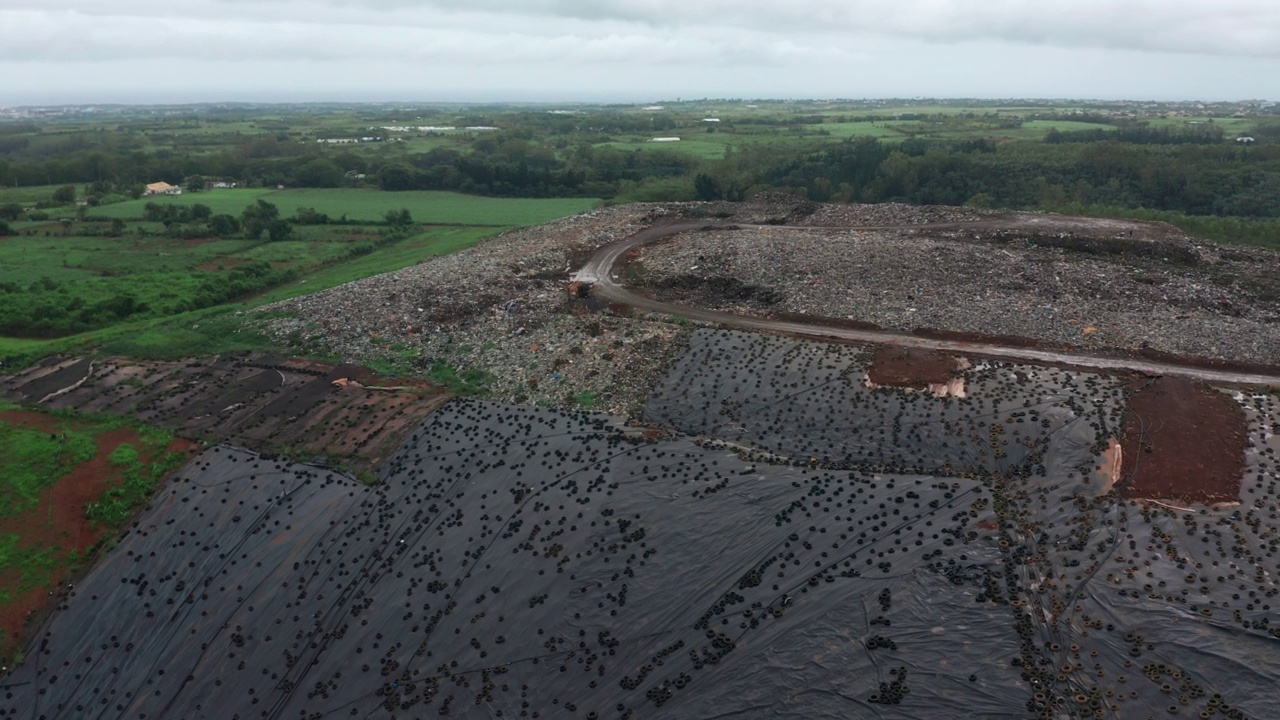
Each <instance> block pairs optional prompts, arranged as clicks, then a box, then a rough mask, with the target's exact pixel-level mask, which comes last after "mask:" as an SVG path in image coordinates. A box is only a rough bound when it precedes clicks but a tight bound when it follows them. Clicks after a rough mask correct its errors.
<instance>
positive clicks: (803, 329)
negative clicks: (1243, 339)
mask: <svg viewBox="0 0 1280 720" xmlns="http://www.w3.org/2000/svg"><path fill="white" fill-rule="evenodd" d="M729 227H753V226H749V225H741V224H736V225H731V224H725V223H715V222H707V221H686V222H672V223H663V224H658V225H653V226H651V227H648V228H646V229H644V230H641V231H640V232H638V233H636V234H634V235H631V236H630V237H627V238H625V239H623V240H620V241H618V242H615V243H610V244H609V245H605V246H604V247H602V248H600V249H599V250H597V251H596V253H595V254H594V255H592V256H591V258H590V259H589V260H588V261H587V263H586V264H585V265H583V266H582V269H581V270H579V271H578V272H577V273H575V274H574V276H573V279H574V280H581V281H583V282H589V283H593V284H594V288H593V290H592V292H593V294H595V295H596V296H598V297H600V298H603V299H605V300H611V301H614V302H619V303H624V304H626V305H630V306H631V307H634V308H638V309H641V310H649V311H652V312H657V313H664V314H667V315H679V316H682V317H686V318H689V319H690V320H699V321H703V322H710V323H716V324H719V325H724V326H727V327H734V328H740V329H743V330H757V331H773V332H783V333H787V334H790V335H797V336H803V337H810V338H816V339H832V338H835V339H839V340H850V341H854V342H863V343H895V344H898V345H903V346H907V347H917V348H924V349H928V350H944V351H948V352H955V353H967V354H971V355H981V356H986V357H991V358H997V359H1002V360H1009V361H1015V362H1031V363H1036V364H1051V365H1073V366H1076V367H1082V368H1093V369H1097V370H1134V371H1137V372H1143V373H1150V374H1153V375H1180V376H1184V377H1193V378H1197V379H1200V380H1204V381H1206V382H1211V383H1215V384H1231V385H1261V386H1269V387H1273V388H1280V374H1258V373H1248V372H1236V371H1233V370H1215V369H1208V368H1199V367H1191V366H1188V365H1177V364H1172V363H1163V362H1154V361H1150V360H1142V359H1138V358H1124V357H1101V356H1097V355H1090V354H1086V353H1074V352H1063V351H1058V350H1040V349H1034V348H1025V347H1010V346H1007V345H997V344H988V343H979V342H958V341H953V340H937V339H933V338H924V337H917V336H915V335H905V334H902V333H895V332H889V331H875V330H855V329H851V328H841V327H831V326H826V325H816V324H807V323H798V322H791V321H785V320H770V319H768V318H759V317H751V316H747V315H734V314H732V313H726V312H719V311H716V310H705V309H703V308H696V307H689V306H686V305H677V304H673V303H666V302H662V301H659V300H652V299H650V298H647V297H643V296H641V295H638V294H636V293H633V292H631V291H630V290H628V289H627V288H625V287H623V286H622V285H620V284H619V283H618V280H617V276H616V275H615V271H616V270H617V268H618V266H619V265H620V263H621V262H622V260H623V259H624V258H625V256H626V254H627V252H629V251H631V250H634V249H636V248H639V247H641V246H644V245H647V244H649V243H653V242H656V241H658V240H661V239H662V238H665V237H669V236H671V235H675V234H678V233H683V232H690V231H696V230H714V229H727V228H729ZM760 227H769V228H776V227H777V226H773V225H769V226H760ZM966 227H973V228H985V229H990V228H991V227H993V223H992V221H978V222H973V223H937V224H916V225H897V226H876V227H848V228H831V227H812V228H810V227H797V228H794V229H796V230H798V231H799V230H947V229H951V230H954V229H958V228H966Z"/></svg>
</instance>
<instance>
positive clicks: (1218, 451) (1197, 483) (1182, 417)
mask: <svg viewBox="0 0 1280 720" xmlns="http://www.w3.org/2000/svg"><path fill="white" fill-rule="evenodd" d="M1247 435H1248V426H1247V424H1246V421H1245V414H1244V411H1243V410H1242V409H1241V407H1240V404H1239V403H1238V402H1236V401H1235V400H1233V399H1232V398H1231V396H1229V395H1227V394H1226V393H1223V392H1221V391H1219V390H1215V389H1213V388H1211V387H1209V386H1207V385H1204V384H1203V383H1197V382H1195V381H1192V380H1188V379H1186V378H1179V377H1171V376H1166V377H1159V378H1151V379H1142V380H1136V381H1134V383H1133V386H1132V387H1131V390H1130V392H1129V394H1128V399H1127V401H1126V413H1125V424H1124V441H1123V442H1122V443H1121V447H1122V451H1123V455H1122V457H1123V461H1124V470H1123V477H1124V478H1125V481H1124V484H1123V486H1122V491H1123V493H1124V495H1125V497H1129V498H1143V499H1149V498H1157V499H1169V500H1173V501H1176V502H1179V503H1201V504H1203V503H1235V502H1238V501H1239V500H1240V484H1241V480H1242V478H1243V474H1244V469H1245V450H1246V448H1247V447H1248V437H1247Z"/></svg>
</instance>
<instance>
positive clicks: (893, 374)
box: [867, 345, 959, 390]
mask: <svg viewBox="0 0 1280 720" xmlns="http://www.w3.org/2000/svg"><path fill="white" fill-rule="evenodd" d="M958 374H959V366H958V361H957V360H956V358H954V357H952V356H951V355H947V354H946V353H940V352H929V351H927V350H921V349H919V348H908V347H902V346H899V345H884V346H882V347H881V348H880V350H879V351H878V352H876V355H875V357H874V358H873V359H872V360H871V368H870V370H869V371H868V372H867V379H868V380H870V381H871V382H872V383H874V384H876V385H879V386H887V387H900V388H912V389H915V390H923V389H924V388H927V387H929V386H930V385H943V384H946V383H949V382H951V381H952V380H953V379H955V377H956V376H957V375H958Z"/></svg>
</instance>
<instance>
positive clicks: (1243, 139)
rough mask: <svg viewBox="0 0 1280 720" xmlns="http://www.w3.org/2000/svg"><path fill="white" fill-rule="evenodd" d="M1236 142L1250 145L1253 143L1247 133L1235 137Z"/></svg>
mask: <svg viewBox="0 0 1280 720" xmlns="http://www.w3.org/2000/svg"><path fill="white" fill-rule="evenodd" d="M1236 142H1238V143H1240V144H1241V145H1252V144H1253V143H1254V140H1253V138H1251V137H1249V136H1248V135H1242V136H1241V137H1238V138H1236Z"/></svg>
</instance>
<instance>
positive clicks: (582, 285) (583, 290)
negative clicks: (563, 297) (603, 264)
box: [568, 280, 592, 300]
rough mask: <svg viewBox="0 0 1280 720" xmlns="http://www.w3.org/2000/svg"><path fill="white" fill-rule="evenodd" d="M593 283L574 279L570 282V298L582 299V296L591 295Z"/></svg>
mask: <svg viewBox="0 0 1280 720" xmlns="http://www.w3.org/2000/svg"><path fill="white" fill-rule="evenodd" d="M591 287H592V285H591V283H589V282H585V281H583V280H574V281H573V282H571V283H569V288H568V291H569V299H570V300H580V299H582V298H587V297H591Z"/></svg>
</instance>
